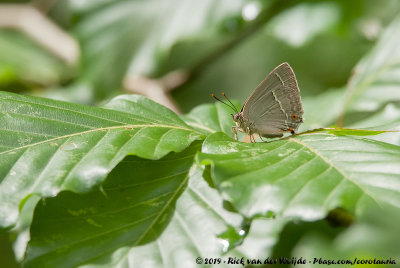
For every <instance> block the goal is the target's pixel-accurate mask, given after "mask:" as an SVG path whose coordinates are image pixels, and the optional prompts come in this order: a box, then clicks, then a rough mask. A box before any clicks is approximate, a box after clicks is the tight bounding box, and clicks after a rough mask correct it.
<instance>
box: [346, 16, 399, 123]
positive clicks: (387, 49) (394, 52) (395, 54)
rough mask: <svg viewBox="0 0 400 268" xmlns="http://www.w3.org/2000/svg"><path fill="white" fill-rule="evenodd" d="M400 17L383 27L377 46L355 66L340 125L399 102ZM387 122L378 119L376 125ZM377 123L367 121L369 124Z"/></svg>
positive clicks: (365, 116)
mask: <svg viewBox="0 0 400 268" xmlns="http://www.w3.org/2000/svg"><path fill="white" fill-rule="evenodd" d="M399 36H400V17H399V16H398V17H397V18H396V19H394V21H393V22H392V23H391V25H390V26H389V27H388V28H387V29H386V30H385V31H384V33H383V34H382V36H381V37H380V39H379V41H378V42H377V44H376V45H375V47H374V48H373V49H372V50H371V51H370V53H369V54H368V55H367V56H365V57H364V58H363V59H362V60H361V61H360V62H359V64H358V65H357V66H356V67H355V71H354V75H353V77H352V78H351V80H350V82H349V85H348V89H347V93H346V100H345V104H344V108H343V111H342V117H341V118H340V120H339V125H349V124H351V123H353V124H354V123H355V122H356V121H358V120H361V119H365V118H367V117H369V116H371V113H373V112H377V111H380V110H382V109H384V108H385V106H386V105H388V104H390V103H397V104H398V103H399V102H400V90H399V86H400V78H399V77H400V76H399V75H398V74H399V72H400V48H399V46H398V43H399V40H400V39H399ZM384 123H385V122H382V121H376V122H375V126H377V125H382V124H384ZM370 126H374V125H368V126H366V125H364V126H363V127H370Z"/></svg>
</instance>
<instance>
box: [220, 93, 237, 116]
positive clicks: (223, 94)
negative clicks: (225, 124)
mask: <svg viewBox="0 0 400 268" xmlns="http://www.w3.org/2000/svg"><path fill="white" fill-rule="evenodd" d="M222 96H224V97H225V99H227V100H228V101H229V103H230V104H231V105H232V107H233V108H234V109H235V112H237V113H238V112H239V111H238V110H237V109H236V107H235V105H233V103H232V102H231V101H230V100H229V99H228V97H227V96H226V95H225V93H224V92H222Z"/></svg>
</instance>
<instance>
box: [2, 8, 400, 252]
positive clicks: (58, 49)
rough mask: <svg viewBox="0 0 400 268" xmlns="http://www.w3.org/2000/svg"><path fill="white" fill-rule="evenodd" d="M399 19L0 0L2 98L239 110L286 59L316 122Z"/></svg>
mask: <svg viewBox="0 0 400 268" xmlns="http://www.w3.org/2000/svg"><path fill="white" fill-rule="evenodd" d="M10 8H11V9H10ZM26 8H28V9H26ZM25 9H26V10H28V11H29V12H21V10H24V11H26V10H25ZM399 11H400V1H398V0H352V1H348V0H326V1H316V0H304V1H299V0H286V1H272V0H271V1H267V0H258V1H257V0H219V1H213V0H201V1H198V0H197V1H196V0H114V1H111V0H98V1H89V0H65V1H57V0H49V1H47V0H36V1H0V90H4V91H13V92H19V93H21V94H32V95H39V96H45V97H50V98H57V99H63V100H67V101H71V102H77V103H83V104H88V105H97V104H99V103H104V102H105V101H107V100H109V99H110V98H112V97H113V96H116V95H119V94H126V93H142V94H145V95H147V96H149V97H152V98H153V99H155V100H156V101H161V102H163V101H166V102H167V104H168V103H169V104H170V107H174V109H175V111H181V112H183V113H186V112H188V111H190V110H191V109H192V108H194V107H195V106H196V105H199V104H201V103H204V102H213V100H212V99H211V98H210V93H212V92H215V93H218V94H219V93H220V92H222V91H224V92H225V93H226V94H227V95H228V96H229V97H230V98H232V99H237V100H239V101H240V102H243V101H244V100H245V98H246V97H247V96H248V95H249V94H250V93H251V92H252V91H253V90H254V89H255V87H256V86H257V85H258V83H259V82H260V81H261V80H262V79H263V78H264V77H265V75H266V74H268V73H269V72H270V71H271V70H272V69H273V68H274V67H275V66H277V65H278V64H280V63H282V62H285V61H286V62H289V63H290V65H291V66H292V67H293V69H294V71H295V73H296V76H297V79H298V82H299V85H300V89H301V95H302V98H303V100H304V104H305V110H306V112H307V107H311V106H313V107H315V108H314V109H313V111H317V113H318V109H321V108H323V107H325V106H328V105H333V106H332V107H334V106H335V103H336V104H338V103H339V104H340V103H341V102H343V98H344V94H345V93H344V90H345V87H346V84H347V81H348V80H349V78H350V77H351V74H352V69H353V68H354V66H355V65H356V64H357V63H358V62H359V60H360V59H361V57H363V55H365V54H366V53H367V52H368V51H369V50H370V49H371V48H372V47H373V46H374V44H375V42H376V40H377V38H378V37H379V36H380V34H381V32H382V31H383V30H384V29H385V28H386V26H387V25H389V24H390V22H391V21H392V20H393V19H394V18H395V17H396V16H397V15H398V14H399ZM6 15H7V16H6ZM49 27H50V28H49ZM46 29H51V30H52V31H50V33H49V34H48V35H46V34H43V33H46ZM171 74H172V75H171ZM167 78H168V79H167ZM154 87H156V89H154ZM160 88H161V91H162V92H163V93H162V94H161V93H160V92H158V91H157V90H159V89H160ZM154 90H155V91H156V92H155V93H154V92H153V93H151V92H150V91H154ZM159 91H160V90H159ZM332 103H333V104H332ZM310 109H311V108H310ZM332 114H333V113H332ZM323 116H324V117H329V114H323ZM315 118H317V119H316V120H322V121H324V122H326V123H332V122H334V120H335V118H325V120H324V118H322V119H321V118H318V115H317V114H316V116H315ZM315 118H314V119H315ZM306 119H307V117H306ZM311 121H312V120H311ZM375 122H376V120H375ZM318 126H319V125H318V124H315V125H313V124H312V123H309V124H308V125H307V124H305V125H304V127H303V129H307V128H310V127H318ZM0 238H1V241H2V242H3V243H2V244H3V245H4V244H7V242H5V241H7V239H6V238H5V237H4V235H3V236H2V237H0ZM9 251H10V250H9ZM9 251H7V250H5V251H3V250H2V253H4V254H5V255H6V256H8V255H9V254H8V253H9ZM2 259H3V258H2Z"/></svg>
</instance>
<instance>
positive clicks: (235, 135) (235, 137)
mask: <svg viewBox="0 0 400 268" xmlns="http://www.w3.org/2000/svg"><path fill="white" fill-rule="evenodd" d="M237 128H238V127H232V136H233V138H234V139H235V140H238V135H237V132H238V130H237Z"/></svg>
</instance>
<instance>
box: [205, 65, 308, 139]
mask: <svg viewBox="0 0 400 268" xmlns="http://www.w3.org/2000/svg"><path fill="white" fill-rule="evenodd" d="M222 95H223V96H224V97H225V98H226V99H227V100H228V101H229V103H230V104H231V105H232V106H230V105H229V104H227V103H225V102H223V101H221V100H220V99H218V98H217V97H215V95H214V94H212V96H213V97H214V98H215V99H216V100H218V101H220V102H222V103H224V104H225V105H227V106H229V107H231V108H232V109H233V110H234V111H235V112H236V114H234V115H233V114H232V119H233V121H234V122H235V124H236V126H233V127H232V135H233V137H234V138H236V140H237V139H238V136H237V133H238V131H240V132H244V133H246V134H247V135H249V136H250V141H251V142H255V138H254V134H258V136H259V137H260V138H261V137H266V138H275V137H282V136H283V134H284V133H285V132H290V133H292V134H295V133H296V131H297V129H298V127H299V125H300V124H301V123H302V122H303V113H304V111H303V107H302V103H301V98H300V89H299V86H298V84H297V80H296V76H295V74H294V72H293V70H292V68H291V67H290V65H289V64H288V63H287V62H284V63H282V64H280V65H279V66H278V67H276V68H275V69H273V70H272V72H270V73H269V74H268V75H267V77H266V78H265V79H264V80H263V81H262V82H261V83H260V84H259V85H258V87H257V88H256V89H255V90H254V92H253V93H252V94H251V95H250V96H249V97H248V98H247V100H246V101H245V103H244V104H243V106H242V109H241V110H240V112H239V111H237V109H236V108H235V106H234V105H233V104H232V102H231V101H230V100H229V99H228V98H227V97H226V95H225V94H224V93H222ZM261 139H262V138H261Z"/></svg>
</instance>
